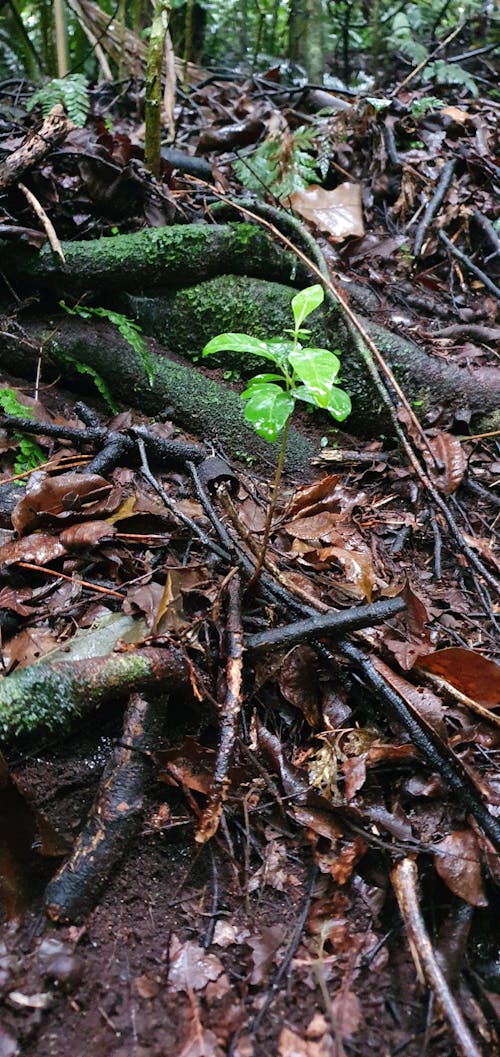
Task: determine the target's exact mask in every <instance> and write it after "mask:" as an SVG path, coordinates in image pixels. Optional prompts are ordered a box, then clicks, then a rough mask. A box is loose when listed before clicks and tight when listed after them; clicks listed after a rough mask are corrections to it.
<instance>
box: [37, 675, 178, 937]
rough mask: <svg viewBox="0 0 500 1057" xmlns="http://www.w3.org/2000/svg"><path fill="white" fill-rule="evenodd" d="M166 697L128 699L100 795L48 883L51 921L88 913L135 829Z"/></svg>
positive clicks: (47, 890) (69, 919) (160, 729)
mask: <svg viewBox="0 0 500 1057" xmlns="http://www.w3.org/2000/svg"><path fill="white" fill-rule="evenodd" d="M167 706H168V698H166V697H164V696H155V695H154V694H151V695H148V696H147V697H146V696H144V695H143V694H131V696H130V698H129V702H128V705H127V708H126V710H125V716H124V720H123V734H122V737H121V740H120V743H119V744H118V745H115V746H114V748H113V750H112V754H111V757H110V759H109V761H108V763H107V764H106V767H105V769H104V772H103V774H102V777H101V780H100V782H99V790H98V794H97V797H96V800H95V802H94V804H93V807H92V810H91V812H90V814H89V817H88V819H87V822H86V824H85V826H84V829H83V830H82V832H81V833H80V835H79V836H78V838H77V841H76V844H75V846H74V848H73V851H72V853H71V855H70V857H69V859H67V860H66V862H64V863H63V865H62V866H61V867H60V869H59V870H58V871H57V873H56V875H55V877H53V878H52V880H51V881H50V883H49V885H48V887H47V889H46V892H45V898H44V903H45V908H46V910H47V913H48V914H49V917H50V918H51V919H52V920H53V921H58V922H62V921H78V920H81V919H82V918H83V917H84V916H85V915H86V914H88V913H89V911H90V910H92V907H93V906H94V905H95V903H96V901H97V898H98V896H99V893H100V892H101V890H102V888H103V887H104V885H105V884H106V881H107V880H108V877H109V875H110V873H111V871H112V870H113V868H114V867H115V866H116V865H117V863H118V862H119V860H120V859H121V858H122V856H123V855H124V854H125V852H126V850H127V847H129V846H130V843H131V841H132V840H133V838H134V837H135V835H136V833H137V829H138V827H139V825H140V822H141V818H142V814H143V805H144V790H145V786H146V783H147V781H148V778H149V777H150V774H151V772H152V771H153V767H152V758H151V754H152V752H154V750H155V748H156V746H157V744H158V738H159V736H160V735H161V732H162V728H163V726H164V723H165V716H166V710H167Z"/></svg>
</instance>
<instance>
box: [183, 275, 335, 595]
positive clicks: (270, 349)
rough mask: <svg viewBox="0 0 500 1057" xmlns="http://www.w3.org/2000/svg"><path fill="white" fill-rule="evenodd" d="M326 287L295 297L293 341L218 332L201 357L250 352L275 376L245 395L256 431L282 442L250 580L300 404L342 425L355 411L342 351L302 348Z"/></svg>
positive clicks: (258, 378)
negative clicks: (342, 373)
mask: <svg viewBox="0 0 500 1057" xmlns="http://www.w3.org/2000/svg"><path fill="white" fill-rule="evenodd" d="M324 296H325V295H324V291H323V287H322V286H320V285H319V284H316V285H314V286H308V287H307V288H306V289H305V290H301V291H300V292H299V293H298V294H295V296H294V297H293V298H292V312H293V319H294V326H293V328H292V329H290V330H288V331H287V333H288V334H289V335H290V337H289V338H285V339H283V338H273V339H271V340H270V341H260V340H259V339H258V338H252V337H251V336H250V335H249V334H219V335H218V336H217V337H216V338H212V340H211V341H209V342H208V344H207V345H205V348H204V349H203V353H202V355H203V356H211V355H212V354H213V353H217V352H228V351H231V352H241V353H243V354H245V353H250V354H251V355H252V356H257V357H259V358H260V359H262V360H269V361H270V362H271V363H272V364H273V367H274V370H273V373H269V374H257V375H255V377H254V378H251V379H250V381H249V382H248V384H247V387H246V389H245V391H244V393H242V398H243V400H244V401H245V418H246V420H247V422H249V423H250V424H251V425H252V426H253V428H254V429H255V432H256V433H258V434H259V436H260V437H263V438H264V440H267V441H269V442H273V441H276V440H277V439H278V438H279V436H280V434H281V444H280V449H279V454H278V460H277V464H276V473H275V477H274V484H273V491H272V495H271V502H270V504H269V508H268V512H267V517H266V524H265V527H264V538H263V543H262V549H261V552H260V555H259V558H258V561H257V565H256V568H255V572H254V575H253V577H252V582H255V581H256V580H257V578H258V576H259V574H260V571H261V569H262V566H263V564H264V561H265V556H266V550H267V544H268V541H269V534H270V531H271V525H272V520H273V516H274V511H275V508H276V502H277V498H278V492H279V486H280V481H281V474H282V471H283V463H284V459H285V452H286V444H287V437H288V430H289V426H290V421H291V418H292V415H293V411H294V408H295V404H296V401H297V400H303V401H305V402H306V403H307V404H311V405H312V406H313V407H317V408H321V409H323V410H325V411H328V412H329V413H330V415H332V417H333V418H334V419H336V421H337V422H342V421H343V420H344V419H345V418H347V416H348V414H349V413H350V411H351V399H350V397H349V394H348V393H346V392H345V391H344V390H343V389H340V388H339V386H337V385H336V384H335V383H336V382H337V380H338V375H339V370H340V360H339V355H340V353H339V354H338V355H337V353H338V350H336V351H335V352H330V351H329V350H328V349H318V348H312V347H309V346H307V345H303V344H302V341H304V340H307V338H308V337H309V333H310V332H309V331H308V330H304V329H303V328H302V324H303V323H304V320H306V319H307V317H308V316H309V315H310V314H311V312H314V310H315V309H316V308H319V306H320V305H321V304H322V302H323V299H324Z"/></svg>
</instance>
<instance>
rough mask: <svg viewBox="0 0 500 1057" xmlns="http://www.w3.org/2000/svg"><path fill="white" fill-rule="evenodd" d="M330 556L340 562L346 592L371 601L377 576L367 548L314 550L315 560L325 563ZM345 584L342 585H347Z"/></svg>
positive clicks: (330, 558)
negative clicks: (362, 549) (355, 549)
mask: <svg viewBox="0 0 500 1057" xmlns="http://www.w3.org/2000/svg"><path fill="white" fill-rule="evenodd" d="M332 558H333V559H334V560H335V561H337V562H340V564H341V565H342V567H343V573H344V576H345V578H346V581H347V584H348V585H349V589H348V590H347V592H346V593H348V594H349V595H350V596H351V597H353V598H366V601H367V602H371V600H372V594H373V590H374V588H375V587H376V586H377V583H378V577H377V574H376V572H375V567H374V565H373V558H372V556H371V553H370V551H369V550H368V548H366V550H364V551H351V550H348V549H347V547H322V548H321V550H318V551H316V562H315V563H314V564H317V563H318V562H319V563H320V564H322V565H323V564H325V563H327V562H328V563H329V562H331V560H332ZM347 584H345V585H343V586H344V587H347Z"/></svg>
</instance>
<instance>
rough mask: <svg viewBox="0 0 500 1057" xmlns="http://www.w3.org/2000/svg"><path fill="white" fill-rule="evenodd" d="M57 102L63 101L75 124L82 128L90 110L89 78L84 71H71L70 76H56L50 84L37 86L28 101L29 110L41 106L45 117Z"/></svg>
mask: <svg viewBox="0 0 500 1057" xmlns="http://www.w3.org/2000/svg"><path fill="white" fill-rule="evenodd" d="M57 103H62V105H63V106H64V108H65V110H66V113H67V115H68V117H69V118H70V120H71V121H72V122H73V124H74V125H77V126H78V127H79V128H82V127H83V125H84V124H85V122H86V120H87V115H88V112H89V106H90V101H89V93H88V87H87V78H86V77H84V76H83V74H82V73H71V74H69V75H68V77H54V79H53V80H52V81H49V82H48V84H44V85H42V87H41V88H37V90H36V92H34V93H33V95H32V96H31V99H30V100H29V101H28V105H27V109H28V111H31V110H33V107H35V106H40V107H41V109H42V114H43V116H44V117H45V116H46V115H47V114H48V113H49V110H52V107H53V106H56V104H57Z"/></svg>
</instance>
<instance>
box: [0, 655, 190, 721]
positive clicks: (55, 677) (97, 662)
mask: <svg viewBox="0 0 500 1057" xmlns="http://www.w3.org/2000/svg"><path fill="white" fill-rule="evenodd" d="M189 677H190V676H189V666H188V664H187V662H186V660H185V658H184V656H183V654H182V653H181V651H180V650H179V649H177V648H176V647H175V646H168V647H163V648H162V649H151V648H146V649H143V650H135V651H129V652H128V653H111V654H108V655H107V656H105V657H91V658H87V659H86V660H79V661H75V660H71V661H52V662H51V661H40V662H39V663H38V664H30V665H28V666H27V667H26V668H19V669H17V671H15V672H12V674H11V675H6V676H5V678H4V679H2V680H0V731H1V733H2V735H3V737H5V738H7V739H8V738H15V737H18V736H19V735H23V734H33V733H35V732H37V731H39V730H45V731H46V730H56V729H59V730H60V729H65V728H66V729H67V728H68V727H69V726H70V725H71V724H72V723H75V722H76V721H77V720H78V719H80V718H81V717H82V716H84V715H88V713H89V712H91V711H92V710H94V709H96V708H98V707H99V706H100V705H101V704H102V703H103V701H106V700H109V699H110V698H117V697H123V696H124V695H125V696H126V695H127V694H130V693H134V692H135V691H138V690H155V689H156V690H158V689H161V690H165V691H169V690H174V689H176V688H179V687H185V686H188V685H189Z"/></svg>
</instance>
